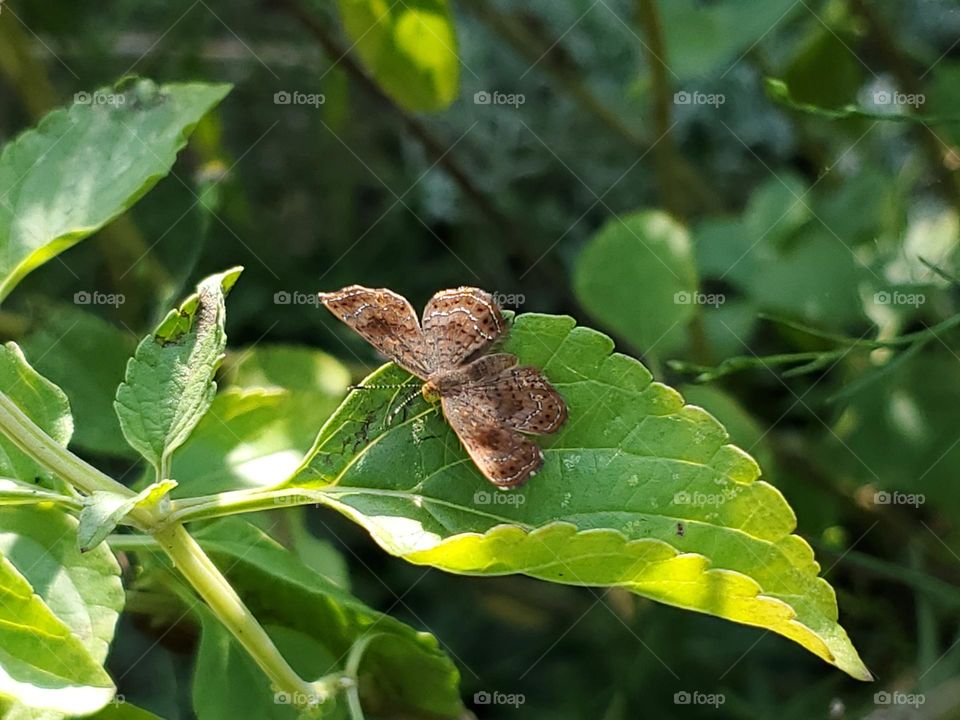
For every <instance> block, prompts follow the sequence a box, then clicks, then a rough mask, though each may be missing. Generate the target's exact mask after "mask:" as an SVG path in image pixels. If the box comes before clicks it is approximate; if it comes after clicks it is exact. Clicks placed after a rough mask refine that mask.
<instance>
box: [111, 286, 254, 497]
mask: <svg viewBox="0 0 960 720" xmlns="http://www.w3.org/2000/svg"><path fill="white" fill-rule="evenodd" d="M241 271H242V268H232V269H230V270H227V271H226V272H223V273H219V274H217V275H211V276H210V277H208V278H206V279H205V280H203V281H202V282H201V283H200V284H199V285H198V286H197V292H196V293H195V294H193V295H191V296H190V297H189V298H187V299H186V300H185V301H184V303H183V304H182V305H181V306H180V308H179V309H177V310H172V311H171V312H170V314H169V315H167V317H166V318H165V319H164V320H163V321H162V322H161V323H160V325H159V327H158V328H157V330H156V332H154V334H153V335H149V336H147V337H146V338H144V339H143V341H141V343H140V345H139V346H138V347H137V350H136V353H134V356H133V357H132V358H131V359H130V362H129V363H128V364H127V372H126V376H125V379H124V381H123V383H122V384H121V385H120V387H119V388H117V399H116V401H115V402H114V407H115V408H116V412H117V417H118V418H119V419H120V427H121V429H122V430H123V434H124V437H126V438H127V442H129V443H130V445H131V446H132V447H133V448H135V449H136V450H137V451H138V452H139V453H140V454H141V455H143V457H144V458H146V459H147V460H148V461H149V462H150V463H151V464H152V465H153V466H154V468H156V469H157V471H158V472H160V471H161V469H162V468H165V467H166V465H167V463H168V461H169V458H170V455H171V454H172V453H173V451H174V450H176V449H177V448H178V447H180V445H182V444H183V443H184V441H185V440H186V439H187V437H189V435H190V432H191V431H192V430H193V429H194V427H196V425H197V423H198V422H200V419H201V418H202V417H203V415H204V413H206V412H207V409H208V408H209V407H210V404H211V403H212V402H213V397H214V394H215V393H216V388H217V386H216V383H215V382H214V381H213V376H214V373H216V370H217V368H218V367H219V366H220V362H221V360H222V359H223V351H224V348H225V347H226V343H227V335H226V333H225V332H224V319H225V315H226V309H225V307H224V299H225V297H226V295H227V293H229V292H230V289H231V288H232V287H233V284H234V283H235V282H236V280H237V277H239V275H240V273H241ZM162 479H163V478H162Z"/></svg>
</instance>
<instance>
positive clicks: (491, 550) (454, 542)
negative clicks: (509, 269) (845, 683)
mask: <svg viewBox="0 0 960 720" xmlns="http://www.w3.org/2000/svg"><path fill="white" fill-rule="evenodd" d="M504 349H505V350H506V351H507V352H512V353H515V354H517V355H518V356H519V357H520V360H521V361H522V362H524V363H528V364H531V365H534V366H536V367H541V368H543V369H544V372H545V373H546V374H547V376H548V377H549V378H550V380H551V382H552V383H554V385H555V386H556V387H557V388H558V389H559V390H560V392H561V393H562V394H563V396H564V397H565V399H566V401H567V403H568V405H569V407H570V419H569V420H568V422H567V424H566V425H565V426H564V428H562V429H561V431H560V432H559V433H558V434H557V435H555V436H551V437H549V438H546V439H544V440H542V441H541V446H542V447H543V450H544V455H545V457H546V462H545V464H544V467H543V470H542V471H541V472H540V474H539V475H537V476H536V477H534V478H533V479H532V480H531V481H530V482H529V483H528V484H527V485H525V486H524V487H523V488H521V489H518V490H514V491H512V492H509V493H504V492H499V491H497V490H495V489H493V488H491V487H490V485H489V483H487V482H486V481H485V480H484V479H483V478H482V476H481V475H480V474H479V472H478V471H477V469H476V468H475V467H474V466H473V464H472V463H471V462H470V461H469V459H468V457H467V455H466V453H465V452H464V451H463V450H462V449H461V447H460V445H459V442H458V440H457V438H456V436H455V435H454V433H453V432H452V430H451V429H450V427H449V426H448V425H447V424H446V423H445V422H444V421H443V419H442V418H441V417H440V415H439V413H438V411H437V409H436V407H431V406H428V405H427V404H426V403H425V401H423V400H420V399H418V400H417V401H416V403H415V404H412V405H411V406H410V408H409V413H408V416H407V418H406V420H403V421H394V422H393V423H391V424H386V422H385V420H386V413H387V412H388V409H387V408H388V405H389V404H390V402H391V400H392V399H393V394H394V393H392V392H391V393H379V394H378V393H376V392H372V391H367V392H362V393H361V392H355V393H352V394H351V395H350V396H348V398H347V400H346V401H345V402H344V404H343V406H342V407H341V409H340V411H338V412H337V413H336V414H335V415H334V416H333V417H331V418H330V420H329V421H328V422H327V424H326V425H325V426H324V429H323V430H322V431H321V433H320V435H319V437H318V438H317V443H316V445H315V446H314V448H313V450H312V451H311V453H310V456H309V458H308V462H307V463H305V465H304V467H303V468H302V470H301V471H300V472H299V473H298V474H297V475H296V476H294V477H293V478H291V480H290V482H289V486H291V487H300V488H316V489H320V490H321V491H322V492H323V493H324V494H325V495H326V498H325V499H324V500H323V502H325V503H326V504H329V505H330V506H331V507H334V508H336V509H337V510H339V511H340V512H342V513H343V514H345V515H347V516H348V517H350V518H351V519H353V520H354V521H356V522H357V523H359V524H361V525H362V526H364V527H365V528H367V529H368V530H369V531H370V533H371V535H372V536H373V537H374V539H375V540H376V541H377V542H378V543H379V544H380V545H381V546H382V547H384V548H385V549H386V550H387V551H388V552H390V553H393V554H395V555H398V556H400V557H403V558H405V559H407V560H409V561H410V562H413V563H417V564H425V565H432V566H435V567H438V568H442V569H445V570H450V571H453V572H459V573H465V574H475V575H505V574H510V573H523V574H526V575H530V576H532V577H537V578H542V579H545V580H551V581H554V582H561V583H567V584H572V585H593V586H617V587H624V588H626V589H628V590H631V591H633V592H635V593H637V594H639V595H643V596H645V597H648V598H651V599H653V600H658V601H660V602H663V603H667V604H669V605H675V606H677V607H681V608H686V609H689V610H695V611H697V612H703V613H708V614H711V615H715V616H717V617H721V618H725V619H728V620H732V621H735V622H739V623H744V624H747V625H754V626H757V627H762V628H765V629H768V630H772V631H773V632H776V633H779V634H781V635H783V636H785V637H788V638H790V639H792V640H794V641H796V642H797V643H799V644H800V645H802V646H803V647H805V648H806V649H808V650H810V651H811V652H813V653H814V654H816V655H817V656H819V657H821V658H823V659H824V660H826V661H827V662H830V663H832V664H834V665H836V666H837V667H839V668H841V669H842V670H844V671H845V672H847V673H849V674H850V675H852V676H853V677H856V678H859V679H868V678H869V677H870V674H869V672H868V671H867V669H866V668H865V667H864V665H863V663H862V662H861V661H860V658H859V657H858V655H857V652H856V650H855V649H854V648H853V646H852V644H851V643H850V641H849V639H848V638H847V635H846V633H845V632H844V631H843V629H842V628H841V627H840V625H838V623H837V604H836V598H835V595H834V592H833V589H832V588H831V587H830V586H829V585H828V584H827V582H826V581H825V580H823V579H822V578H819V577H818V575H817V574H818V572H819V569H820V568H819V565H818V564H817V563H816V561H815V560H814V557H813V552H812V550H811V549H810V546H809V545H807V543H806V542H805V541H804V540H803V539H801V538H800V537H798V536H796V535H793V534H791V533H792V532H793V530H794V529H795V527H796V519H795V517H794V514H793V512H792V511H791V509H790V507H789V505H788V504H787V502H786V500H785V499H784V498H783V496H782V495H781V494H780V493H779V492H778V491H777V489H776V488H774V487H772V486H771V485H769V484H767V483H766V482H763V481H760V480H758V479H757V478H758V476H759V474H760V470H759V467H758V466H757V464H756V462H755V461H754V460H753V459H752V458H751V457H749V456H748V455H747V454H746V453H744V452H743V451H742V450H740V449H739V448H736V447H734V446H733V445H730V444H728V443H727V440H728V436H727V433H726V431H725V430H724V428H723V427H722V426H721V425H720V424H719V423H718V422H717V421H716V420H715V419H714V418H713V417H712V416H711V415H709V414H708V413H706V412H705V411H704V410H701V409H700V408H696V407H690V406H684V403H683V398H682V397H681V396H680V394H679V393H677V392H676V391H675V390H673V389H671V388H669V387H667V386H665V385H661V384H659V383H655V382H652V378H651V375H650V373H649V372H648V371H647V370H646V368H644V367H643V365H642V364H640V363H639V362H638V361H636V360H634V359H632V358H629V357H626V356H624V355H620V354H618V353H613V354H611V352H612V349H613V343H612V342H611V340H610V339H609V338H607V337H606V336H604V335H602V334H600V333H598V332H596V331H594V330H590V329H588V328H577V327H575V323H574V321H573V320H572V319H571V318H567V317H556V316H548V315H535V314H528V315H521V316H519V317H518V318H517V319H516V322H515V324H514V327H513V329H512V330H511V332H510V335H509V337H508V339H507V341H506V343H505V346H504ZM405 379H409V376H408V375H407V374H406V373H405V372H403V371H401V370H399V369H398V368H396V367H394V366H392V365H387V366H385V367H384V368H382V369H381V370H379V371H377V372H376V373H374V375H373V376H372V377H371V378H370V382H371V384H373V383H383V384H386V383H396V382H401V381H403V380H405Z"/></svg>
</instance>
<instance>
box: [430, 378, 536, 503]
mask: <svg viewBox="0 0 960 720" xmlns="http://www.w3.org/2000/svg"><path fill="white" fill-rule="evenodd" d="M440 402H441V404H442V405H443V414H444V416H446V418H447V422H449V423H450V427H452V428H453V431H454V432H455V433H456V434H457V437H459V438H460V442H462V443H463V446H464V448H466V450H467V453H468V454H469V455H470V459H471V460H473V462H474V464H475V465H476V466H477V467H478V468H479V469H480V472H482V473H483V475H484V477H486V478H487V479H488V480H489V481H490V482H492V483H493V484H494V485H496V486H497V487H502V488H512V487H516V486H517V485H522V484H523V483H524V482H526V481H527V479H528V478H529V477H530V476H531V475H533V474H534V473H535V472H536V471H537V470H539V469H540V466H541V465H543V454H542V453H541V452H540V448H539V447H537V446H536V444H535V443H533V442H532V441H530V440H529V439H527V438H525V437H524V436H523V435H521V434H520V433H518V432H517V431H516V430H512V429H511V428H507V427H503V426H502V425H500V424H498V423H497V418H496V417H494V416H491V415H489V414H488V413H486V412H478V411H477V408H476V407H475V405H474V403H473V399H472V398H471V397H470V393H467V392H462V393H457V394H455V395H450V396H448V397H443V398H441V400H440Z"/></svg>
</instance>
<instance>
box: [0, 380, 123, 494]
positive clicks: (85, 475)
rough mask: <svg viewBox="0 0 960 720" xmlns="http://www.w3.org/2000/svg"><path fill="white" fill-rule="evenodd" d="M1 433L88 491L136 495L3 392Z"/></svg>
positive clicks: (39, 461) (32, 456) (1, 398)
mask: <svg viewBox="0 0 960 720" xmlns="http://www.w3.org/2000/svg"><path fill="white" fill-rule="evenodd" d="M0 433H3V434H4V435H6V436H7V437H8V438H9V439H10V441H11V442H12V443H13V444H14V445H16V446H17V447H18V448H20V449H21V450H23V452H25V453H26V454H27V455H29V456H30V457H31V458H33V459H34V460H36V461H37V462H38V463H39V464H40V465H42V466H43V467H45V468H46V469H47V470H49V471H50V472H52V473H53V474H54V475H56V476H58V477H60V478H63V479H64V480H66V481H67V482H69V483H70V484H71V485H73V486H74V487H75V488H77V489H79V490H82V491H83V492H84V493H86V494H87V495H92V494H93V493H94V492H99V491H103V492H115V493H118V494H120V495H124V496H126V497H133V496H134V495H135V493H134V492H133V491H132V490H130V489H129V488H128V487H126V486H125V485H121V484H120V483H118V482H117V481H116V480H114V479H113V478H112V477H110V476H108V475H105V474H104V473H102V472H100V471H99V470H97V469H96V468H95V467H94V466H93V465H91V464H90V463H88V462H85V461H84V460H81V459H80V458H79V457H77V456H76V455H74V454H73V453H72V452H70V451H69V450H67V449H66V448H65V447H63V446H62V445H61V444H60V443H58V442H57V441H56V440H54V439H53V438H52V437H50V436H49V435H47V434H46V433H45V432H44V431H43V430H42V429H41V428H40V427H39V426H38V425H37V424H36V423H34V422H33V420H31V419H30V418H29V417H27V415H26V414H25V413H24V412H23V410H21V409H20V408H19V407H17V404H16V403H15V402H13V400H11V399H10V398H9V397H8V396H7V395H6V393H3V392H0Z"/></svg>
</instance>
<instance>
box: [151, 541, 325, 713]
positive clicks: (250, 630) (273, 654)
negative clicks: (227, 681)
mask: <svg viewBox="0 0 960 720" xmlns="http://www.w3.org/2000/svg"><path fill="white" fill-rule="evenodd" d="M153 537H154V538H155V539H156V541H157V542H158V543H159V544H160V546H161V547H162V548H163V549H164V550H165V551H166V553H167V555H169V556H170V559H171V560H173V563H174V566H175V567H176V568H177V570H179V571H180V574H181V575H183V577H184V578H186V580H187V582H189V583H190V585H191V586H192V587H193V589H194V590H196V591H197V594H198V595H200V597H201V598H203V599H204V601H205V602H206V603H207V605H208V606H209V607H210V609H211V610H212V611H213V612H214V614H215V615H216V616H217V618H218V619H219V620H220V622H222V623H223V625H224V627H226V628H227V629H228V630H229V631H230V632H231V633H232V634H233V636H234V637H235V638H236V639H237V642H239V643H240V644H241V645H242V646H243V647H244V649H245V650H246V651H247V652H248V653H250V656H251V657H252V658H253V659H254V660H256V662H257V664H258V665H259V666H260V667H261V668H262V669H263V671H264V672H265V673H266V674H267V677H269V678H270V680H271V681H272V682H273V684H274V685H275V686H276V687H278V688H280V689H282V690H284V691H286V692H289V693H293V694H294V696H295V697H296V696H299V697H303V698H310V697H312V696H313V694H314V688H313V686H312V685H311V684H310V683H309V682H307V681H306V680H304V679H302V678H301V677H300V676H299V675H297V673H296V671H294V669H293V668H292V667H290V665H289V663H287V661H286V660H284V659H283V656H282V655H281V654H280V651H279V650H277V647H276V645H274V644H273V641H272V640H271V639H270V636H269V635H267V632H266V630H264V629H263V626H262V625H260V623H258V622H257V620H256V618H254V617H253V614H252V613H251V612H250V610H249V609H248V608H247V606H246V605H244V603H243V600H241V599H240V596H239V595H237V592H236V591H235V590H234V589H233V586H232V585H231V584H230V582H229V581H228V580H227V579H226V578H225V577H224V576H223V574H222V573H221V572H220V571H219V570H218V569H217V566H216V565H214V564H213V561H212V560H210V558H209V557H208V556H207V554H206V553H205V552H204V551H203V549H202V548H201V547H200V545H199V544H198V543H197V541H196V540H194V539H193V537H192V536H191V535H190V533H188V532H187V531H186V530H185V529H184V527H183V525H180V524H175V525H171V526H169V527H166V528H164V529H163V530H160V531H159V532H155V533H154V534H153Z"/></svg>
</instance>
